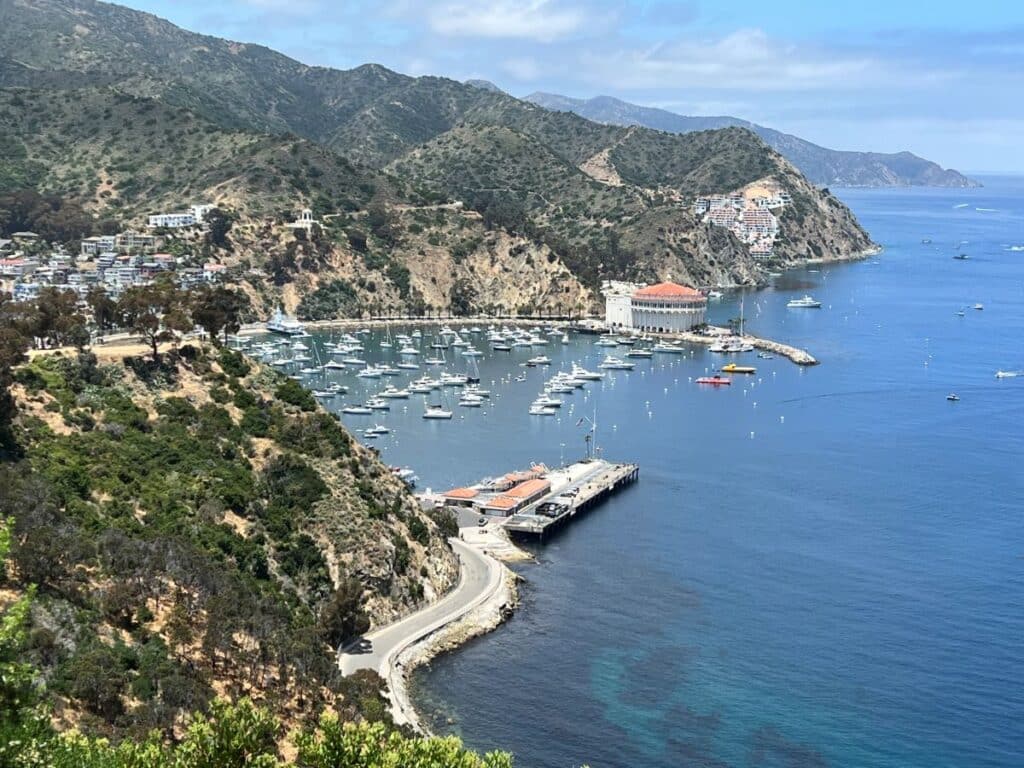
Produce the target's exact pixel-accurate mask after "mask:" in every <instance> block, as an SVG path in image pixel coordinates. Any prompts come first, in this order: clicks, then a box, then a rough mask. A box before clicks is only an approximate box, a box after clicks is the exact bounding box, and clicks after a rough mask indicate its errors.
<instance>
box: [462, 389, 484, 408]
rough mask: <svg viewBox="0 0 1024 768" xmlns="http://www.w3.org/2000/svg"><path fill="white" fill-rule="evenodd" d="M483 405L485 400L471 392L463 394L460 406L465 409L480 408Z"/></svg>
mask: <svg viewBox="0 0 1024 768" xmlns="http://www.w3.org/2000/svg"><path fill="white" fill-rule="evenodd" d="M483 404H484V399H483V398H482V397H480V396H479V395H474V394H473V393H471V392H463V393H462V397H461V398H459V405H460V406H462V407H463V408H479V407H480V406H481V405H483Z"/></svg>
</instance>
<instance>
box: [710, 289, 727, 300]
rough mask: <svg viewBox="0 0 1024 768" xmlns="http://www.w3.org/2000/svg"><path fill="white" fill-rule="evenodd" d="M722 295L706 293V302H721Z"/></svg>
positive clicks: (715, 292) (717, 292) (712, 292)
mask: <svg viewBox="0 0 1024 768" xmlns="http://www.w3.org/2000/svg"><path fill="white" fill-rule="evenodd" d="M724 295H725V294H724V293H722V292H721V291H708V300H710V301H721V300H722V297H723V296H724Z"/></svg>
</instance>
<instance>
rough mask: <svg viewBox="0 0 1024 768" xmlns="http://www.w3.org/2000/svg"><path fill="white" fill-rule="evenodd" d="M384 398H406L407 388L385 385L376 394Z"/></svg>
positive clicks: (407, 395) (407, 394)
mask: <svg viewBox="0 0 1024 768" xmlns="http://www.w3.org/2000/svg"><path fill="white" fill-rule="evenodd" d="M377 397H382V398H384V399H385V400H406V399H408V397H409V390H407V389H399V388H398V387H393V386H389V387H385V388H384V391H383V392H381V393H380V394H378V395H377Z"/></svg>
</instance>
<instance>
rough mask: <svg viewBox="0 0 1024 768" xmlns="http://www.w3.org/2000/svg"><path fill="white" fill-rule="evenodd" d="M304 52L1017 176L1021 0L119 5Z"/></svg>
mask: <svg viewBox="0 0 1024 768" xmlns="http://www.w3.org/2000/svg"><path fill="white" fill-rule="evenodd" d="M125 4H126V5H129V6H131V7H134V8H138V9H141V10H146V11H150V12H152V13H155V14H157V15H159V16H162V17H164V18H167V19H169V20H171V21H173V22H174V23H176V24H179V25H181V26H183V27H186V28H189V29H192V30H195V31H199V32H204V33H207V34H211V35H216V36H218V37H227V38H230V39H233V40H239V41H244V42H256V43H262V44H264V45H267V46H270V47H272V48H274V49H277V50H279V51H282V52H283V53H286V54H288V55H290V56H293V57H294V58H296V59H299V60H301V61H303V62H306V63H309V64H317V65H323V66H332V67H338V68H341V69H347V68H350V67H354V66H358V65H359V64H363V63H366V62H376V63H379V64H383V65H384V66H386V67H389V68H391V69H395V70H398V71H400V72H405V73H407V74H412V75H421V74H433V75H443V76H447V77H452V78H456V79H459V80H464V79H467V78H471V77H479V78H485V79H487V80H491V81H493V82H494V83H496V84H497V85H499V86H500V87H502V88H503V89H505V90H506V91H508V92H509V93H511V94H513V95H515V96H525V95H526V94H528V93H531V92H533V91H536V90H544V91H552V92H556V93H562V94H566V95H569V96H577V97H589V96H595V95H598V94H608V95H611V96H617V97H619V98H622V99H626V100H628V101H633V102H636V103H640V104H646V105H650V106H658V107H663V108H665V109H669V110H672V111H675V112H680V113H683V114H705V115H706V114H730V115H734V116H737V117H742V118H746V119H749V120H753V121H755V122H758V123H762V124H764V125H768V126H771V127H773V128H778V129H781V130H784V131H788V132H791V133H795V134H797V135H799V136H802V137H803V138H806V139H809V140H811V141H815V142H818V143H820V144H823V145H825V146H829V147H833V148H836V149H860V150H876V151H883V152H894V151H898V150H902V149H909V150H911V151H913V152H916V153H917V154H920V155H922V156H924V157H927V158H929V159H932V160H935V161H936V162H939V163H941V164H942V165H944V166H951V167H955V168H958V169H960V170H966V171H1024V146H1022V144H1024V98H1022V95H1024V0H1020V1H1019V2H1010V1H1009V0H973V1H972V2H966V1H963V0H962V1H960V2H948V1H947V0H935V1H934V2H921V1H920V0H912V1H910V2H903V1H902V0H858V2H845V3H837V2H834V1H833V2H829V1H828V0H816V1H815V2H801V1H799V0H763V1H762V2H748V0H731V2H721V0H717V1H716V2H706V1H704V0H693V1H692V2H686V1H684V2H671V1H667V0H519V1H518V2H515V1H513V0H493V1H491V2H488V1H487V0H438V1H437V2H416V0H375V1H372V0H352V1H350V2H337V1H336V0H219V1H218V2H216V3H211V2H209V0H128V2H126V3H125Z"/></svg>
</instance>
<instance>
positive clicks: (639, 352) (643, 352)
mask: <svg viewBox="0 0 1024 768" xmlns="http://www.w3.org/2000/svg"><path fill="white" fill-rule="evenodd" d="M626 357H640V358H644V359H647V358H649V357H654V352H653V350H650V349H644V348H643V347H635V348H634V349H631V350H629V352H627V353H626Z"/></svg>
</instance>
